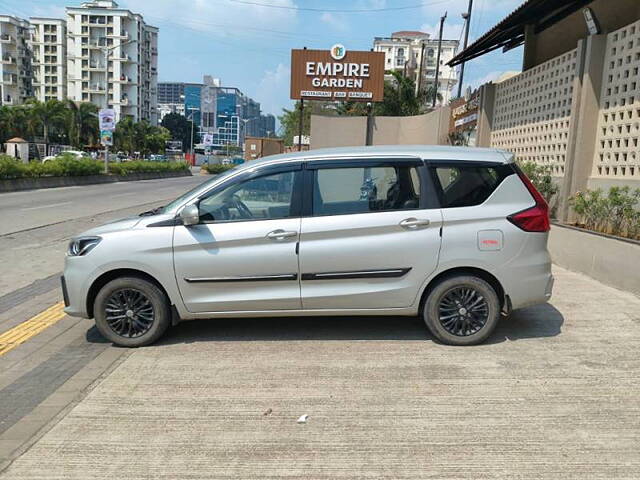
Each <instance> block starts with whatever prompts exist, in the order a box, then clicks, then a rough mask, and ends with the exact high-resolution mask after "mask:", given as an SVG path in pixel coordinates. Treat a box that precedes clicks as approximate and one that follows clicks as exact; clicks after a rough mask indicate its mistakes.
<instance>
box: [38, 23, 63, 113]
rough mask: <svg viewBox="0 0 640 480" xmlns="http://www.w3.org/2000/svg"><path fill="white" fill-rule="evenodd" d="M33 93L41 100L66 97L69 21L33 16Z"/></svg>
mask: <svg viewBox="0 0 640 480" xmlns="http://www.w3.org/2000/svg"><path fill="white" fill-rule="evenodd" d="M29 23H30V24H31V42H30V43H31V51H32V54H33V58H32V64H33V95H34V96H35V98H37V99H38V100H40V101H42V102H45V101H47V100H51V99H55V100H64V99H66V98H67V23H66V22H65V21H64V20H62V19H58V18H40V17H31V18H30V19H29Z"/></svg>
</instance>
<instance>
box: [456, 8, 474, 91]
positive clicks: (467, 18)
mask: <svg viewBox="0 0 640 480" xmlns="http://www.w3.org/2000/svg"><path fill="white" fill-rule="evenodd" d="M472 8H473V0H469V8H468V10H467V13H463V14H462V18H464V20H465V27H464V47H463V48H462V49H463V50H466V49H467V43H468V42H469V26H470V24H471V9H472ZM464 63H465V62H462V63H461V64H460V80H458V82H459V83H458V98H460V97H462V80H464Z"/></svg>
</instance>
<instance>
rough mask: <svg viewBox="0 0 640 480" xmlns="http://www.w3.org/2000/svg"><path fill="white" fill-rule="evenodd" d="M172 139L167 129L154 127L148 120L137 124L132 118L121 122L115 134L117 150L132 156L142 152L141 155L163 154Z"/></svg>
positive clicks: (126, 118) (125, 118)
mask: <svg viewBox="0 0 640 480" xmlns="http://www.w3.org/2000/svg"><path fill="white" fill-rule="evenodd" d="M170 139H171V134H170V133H169V130H167V129H166V128H164V127H154V126H152V125H151V124H150V123H149V122H147V121H146V120H142V121H140V122H138V123H135V122H134V121H133V118H131V117H124V118H123V119H122V120H120V121H119V122H118V124H117V125H116V130H115V132H114V144H115V147H116V150H122V151H124V152H127V153H129V154H130V155H131V154H133V153H134V152H140V154H141V155H148V154H150V153H162V152H164V149H165V145H166V143H167V141H168V140H170Z"/></svg>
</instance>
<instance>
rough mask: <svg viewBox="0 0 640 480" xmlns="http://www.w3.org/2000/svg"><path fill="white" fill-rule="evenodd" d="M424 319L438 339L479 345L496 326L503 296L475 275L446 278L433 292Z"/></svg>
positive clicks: (444, 341)
mask: <svg viewBox="0 0 640 480" xmlns="http://www.w3.org/2000/svg"><path fill="white" fill-rule="evenodd" d="M423 316H424V321H425V323H426V324H427V327H428V328H429V331H430V332H431V333H432V334H433V336H434V337H436V339H438V340H439V341H440V342H442V343H445V344H447V345H476V344H478V343H481V342H483V341H484V340H485V339H486V338H487V337H488V336H489V335H490V334H491V332H493V330H494V329H495V327H496V325H497V324H498V320H499V319H500V300H499V299H498V295H497V294H496V291H495V290H494V289H493V287H492V286H491V285H489V283H487V282H486V281H484V280H483V279H481V278H479V277H476V276H473V275H457V276H452V277H448V278H445V279H443V280H442V281H440V282H439V283H438V284H437V285H436V286H435V287H433V289H432V290H431V291H430V292H429V295H428V296H427V299H426V301H425V304H424V308H423Z"/></svg>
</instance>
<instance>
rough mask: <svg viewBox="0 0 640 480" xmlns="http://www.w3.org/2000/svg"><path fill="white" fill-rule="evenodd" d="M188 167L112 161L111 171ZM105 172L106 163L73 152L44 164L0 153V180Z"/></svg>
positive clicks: (176, 163)
mask: <svg viewBox="0 0 640 480" xmlns="http://www.w3.org/2000/svg"><path fill="white" fill-rule="evenodd" d="M188 169H189V165H187V164H186V163H184V162H144V161H135V162H125V163H111V164H109V173H111V174H114V175H122V176H124V175H128V174H130V173H137V172H179V171H183V170H188ZM103 171H104V163H103V162H102V161H101V160H93V159H91V158H77V157H76V156H75V155H71V154H62V155H60V156H59V157H57V158H55V159H53V160H49V161H47V162H45V163H40V162H30V163H22V162H21V161H19V160H17V159H15V158H13V157H9V156H7V155H0V179H12V178H35V177H78V176H85V175H100V174H102V173H103Z"/></svg>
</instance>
